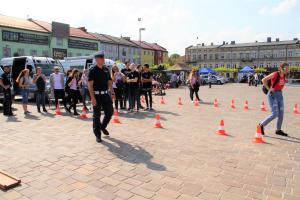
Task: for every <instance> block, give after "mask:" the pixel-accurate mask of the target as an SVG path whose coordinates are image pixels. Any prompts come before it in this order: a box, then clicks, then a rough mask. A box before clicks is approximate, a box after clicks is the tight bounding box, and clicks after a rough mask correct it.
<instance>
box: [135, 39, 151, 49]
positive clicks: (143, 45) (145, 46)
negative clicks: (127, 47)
mask: <svg viewBox="0 0 300 200" xmlns="http://www.w3.org/2000/svg"><path fill="white" fill-rule="evenodd" d="M130 41H131V42H133V43H135V44H136V45H138V46H139V47H142V48H143V49H150V50H155V49H154V48H152V47H151V46H149V45H147V44H146V43H145V42H144V41H142V42H140V41H137V40H130Z"/></svg>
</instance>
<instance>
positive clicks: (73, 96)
mask: <svg viewBox="0 0 300 200" xmlns="http://www.w3.org/2000/svg"><path fill="white" fill-rule="evenodd" d="M69 95H70V107H69V109H70V110H71V108H73V109H74V114H75V113H77V110H76V107H77V103H78V100H79V98H80V92H79V90H72V89H70V90H69Z"/></svg>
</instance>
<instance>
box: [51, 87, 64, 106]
mask: <svg viewBox="0 0 300 200" xmlns="http://www.w3.org/2000/svg"><path fill="white" fill-rule="evenodd" d="M54 98H55V107H57V105H58V99H61V100H62V102H63V105H64V107H65V108H66V107H67V105H66V98H65V90H64V89H59V90H57V89H54Z"/></svg>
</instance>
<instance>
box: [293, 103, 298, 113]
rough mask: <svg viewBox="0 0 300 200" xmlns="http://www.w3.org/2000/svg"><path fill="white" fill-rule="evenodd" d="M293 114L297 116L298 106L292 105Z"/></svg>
mask: <svg viewBox="0 0 300 200" xmlns="http://www.w3.org/2000/svg"><path fill="white" fill-rule="evenodd" d="M293 113H295V114H299V111H298V104H295V105H294V108H293Z"/></svg>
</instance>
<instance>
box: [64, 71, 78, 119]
mask: <svg viewBox="0 0 300 200" xmlns="http://www.w3.org/2000/svg"><path fill="white" fill-rule="evenodd" d="M78 79H79V71H78V70H77V69H73V70H72V73H71V74H70V75H69V77H68V80H67V83H66V84H67V85H68V86H69V94H70V107H69V110H71V108H73V110H74V115H79V114H78V112H77V110H76V106H77V103H78V100H79V96H80V92H79V86H78Z"/></svg>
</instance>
